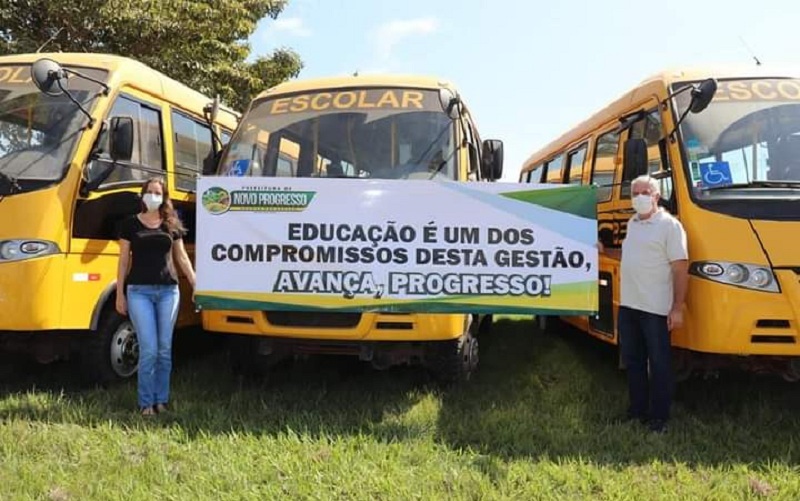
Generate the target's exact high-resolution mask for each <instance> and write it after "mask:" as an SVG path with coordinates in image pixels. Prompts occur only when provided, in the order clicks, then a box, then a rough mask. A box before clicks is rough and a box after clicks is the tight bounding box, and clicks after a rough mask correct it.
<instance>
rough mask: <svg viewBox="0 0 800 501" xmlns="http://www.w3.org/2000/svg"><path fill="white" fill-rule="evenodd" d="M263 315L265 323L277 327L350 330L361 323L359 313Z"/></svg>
mask: <svg viewBox="0 0 800 501" xmlns="http://www.w3.org/2000/svg"><path fill="white" fill-rule="evenodd" d="M264 315H265V316H266V318H267V322H269V323H270V324H272V325H276V326H279V327H328V328H351V327H355V326H356V325H358V323H359V322H360V321H361V313H314V312H297V311H267V312H264Z"/></svg>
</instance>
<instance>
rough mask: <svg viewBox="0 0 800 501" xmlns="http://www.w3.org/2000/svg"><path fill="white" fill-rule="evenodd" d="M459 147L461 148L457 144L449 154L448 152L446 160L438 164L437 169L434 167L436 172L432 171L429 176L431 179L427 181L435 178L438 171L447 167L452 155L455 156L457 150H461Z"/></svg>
mask: <svg viewBox="0 0 800 501" xmlns="http://www.w3.org/2000/svg"><path fill="white" fill-rule="evenodd" d="M461 146H462V145H461V144H459V145H458V146H456V147H455V148H453V151H451V152H450V154H449V155H447V158H445V159H444V160H442V163H440V164H439V166H438V167H436V170H435V171H433V173H432V174H431V177H429V178H428V179H433V178H434V177H436V174H438V173H439V171H441V170H442V167H444V166H445V165H447V162H449V161H450V159H451V158H453V155H455V154H456V152H457V151H458V150H460V149H461Z"/></svg>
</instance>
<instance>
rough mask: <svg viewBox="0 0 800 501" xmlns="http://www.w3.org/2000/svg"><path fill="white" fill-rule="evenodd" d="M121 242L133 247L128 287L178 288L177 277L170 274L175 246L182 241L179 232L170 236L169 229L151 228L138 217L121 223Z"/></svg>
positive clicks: (163, 226)
mask: <svg viewBox="0 0 800 501" xmlns="http://www.w3.org/2000/svg"><path fill="white" fill-rule="evenodd" d="M119 238H122V239H125V240H127V241H129V242H130V243H131V259H132V261H133V262H132V263H131V268H130V272H129V273H128V277H127V279H126V280H125V284H126V285H175V284H177V283H178V281H177V279H176V277H175V276H174V275H173V273H172V272H171V271H170V269H171V266H170V263H172V261H171V258H170V253H171V251H172V242H173V241H174V240H178V239H180V238H182V235H181V234H180V233H178V232H172V233H170V232H169V231H168V230H167V227H166V226H165V225H163V224H162V225H161V226H160V227H158V228H148V227H147V226H145V225H144V223H142V221H141V220H140V219H139V217H138V216H135V215H134V216H131V217H129V218H126V219H124V220H123V221H121V222H120V225H119Z"/></svg>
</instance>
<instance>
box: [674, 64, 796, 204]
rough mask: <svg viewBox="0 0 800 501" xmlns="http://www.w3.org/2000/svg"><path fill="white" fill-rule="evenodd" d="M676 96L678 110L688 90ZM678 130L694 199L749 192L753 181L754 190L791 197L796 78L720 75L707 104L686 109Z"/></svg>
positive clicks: (687, 97) (793, 194)
mask: <svg viewBox="0 0 800 501" xmlns="http://www.w3.org/2000/svg"><path fill="white" fill-rule="evenodd" d="M682 85H685V84H680V85H678V86H676V87H675V90H677V89H679V88H680V87H681V86H682ZM676 99H677V101H678V113H680V114H682V113H683V112H684V111H685V110H686V107H687V106H688V105H689V101H690V95H689V92H683V93H681V94H680V95H679V96H678V97H677V98H676ZM681 134H682V137H683V147H684V149H685V152H686V157H687V159H688V161H689V166H690V175H691V183H692V186H693V188H694V190H693V191H694V194H695V196H696V197H698V198H699V199H707V200H713V199H716V198H726V199H730V198H731V197H751V196H753V191H752V190H751V188H756V187H757V188H758V193H760V195H759V196H763V194H764V193H765V190H768V191H766V193H768V195H769V197H770V198H773V199H774V198H782V197H791V198H796V197H797V187H800V80H793V79H748V80H720V81H719V83H718V89H717V93H716V95H715V97H714V99H713V101H712V102H711V104H710V105H709V106H708V108H706V109H705V110H704V111H702V112H701V113H698V114H693V113H689V114H688V115H687V117H686V120H685V121H684V122H683V124H682V125H681ZM795 185H797V186H795Z"/></svg>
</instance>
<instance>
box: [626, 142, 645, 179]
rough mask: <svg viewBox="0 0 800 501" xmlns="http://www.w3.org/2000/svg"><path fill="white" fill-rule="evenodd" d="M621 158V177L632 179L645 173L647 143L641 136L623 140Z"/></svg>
mask: <svg viewBox="0 0 800 501" xmlns="http://www.w3.org/2000/svg"><path fill="white" fill-rule="evenodd" d="M624 155H625V156H624V157H623V159H622V170H623V172H624V173H625V174H624V177H623V179H634V178H636V177H638V176H643V175H645V174H647V172H648V169H647V143H646V142H645V140H644V139H642V138H635V139H628V140H627V141H625V151H624Z"/></svg>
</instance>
